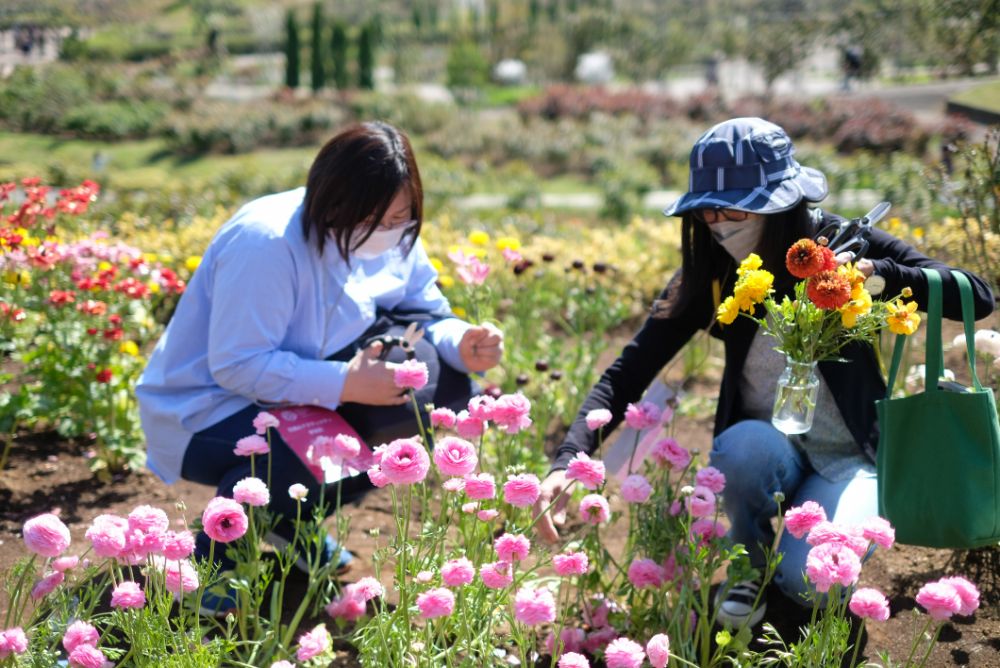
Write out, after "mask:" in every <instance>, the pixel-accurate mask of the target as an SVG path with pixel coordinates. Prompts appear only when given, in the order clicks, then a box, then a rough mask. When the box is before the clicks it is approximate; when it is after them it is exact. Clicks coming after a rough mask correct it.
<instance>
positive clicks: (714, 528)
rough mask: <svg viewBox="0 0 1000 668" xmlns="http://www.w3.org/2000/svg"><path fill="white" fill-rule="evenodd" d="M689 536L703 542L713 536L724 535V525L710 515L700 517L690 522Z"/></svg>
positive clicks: (719, 536) (706, 541)
mask: <svg viewBox="0 0 1000 668" xmlns="http://www.w3.org/2000/svg"><path fill="white" fill-rule="evenodd" d="M690 535H691V538H692V539H694V540H697V541H698V542H699V543H702V544H705V543H708V541H710V540H712V539H713V538H722V537H723V536H725V535H726V527H725V525H724V524H722V522H719V521H718V520H715V519H713V518H711V517H702V518H700V519H697V520H695V521H694V522H691V531H690Z"/></svg>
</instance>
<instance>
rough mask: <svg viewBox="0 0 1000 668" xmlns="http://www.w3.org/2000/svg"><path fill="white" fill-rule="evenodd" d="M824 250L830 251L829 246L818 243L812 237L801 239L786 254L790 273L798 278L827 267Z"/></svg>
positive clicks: (806, 276) (807, 276)
mask: <svg viewBox="0 0 1000 668" xmlns="http://www.w3.org/2000/svg"><path fill="white" fill-rule="evenodd" d="M823 250H826V251H827V252H829V251H830V249H829V248H826V246H820V245H818V244H817V243H816V242H815V241H813V240H812V239H799V240H798V241H796V242H795V243H794V244H792V247H791V248H789V249H788V253H786V254H785V266H786V267H787V268H788V273H790V274H791V275H792V276H794V277H796V278H809V277H811V276H813V275H815V274H817V273H819V272H821V271H823V270H824V269H827V268H828V267H827V266H826V265H827V261H826V257H825V255H824V253H823ZM831 255H832V253H831Z"/></svg>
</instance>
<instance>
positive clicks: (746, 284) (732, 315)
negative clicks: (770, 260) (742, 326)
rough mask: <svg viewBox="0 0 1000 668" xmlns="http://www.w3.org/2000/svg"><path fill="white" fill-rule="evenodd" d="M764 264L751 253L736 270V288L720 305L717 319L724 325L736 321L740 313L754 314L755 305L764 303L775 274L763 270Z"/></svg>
mask: <svg viewBox="0 0 1000 668" xmlns="http://www.w3.org/2000/svg"><path fill="white" fill-rule="evenodd" d="M761 264H762V262H761V259H760V257H759V256H758V255H757V254H756V253H751V254H750V255H749V256H748V257H747V259H745V260H743V262H741V263H740V266H739V268H738V269H737V270H736V275H737V276H738V278H737V279H736V286H735V287H734V288H733V294H731V295H730V296H728V297H726V299H725V300H724V301H723V302H722V303H721V304H720V305H719V309H718V312H717V313H716V318H717V319H718V320H719V322H721V323H722V324H724V325H730V324H732V323H733V321H734V320H736V316H737V315H739V313H740V311H746V312H748V313H753V308H754V305H756V304H760V303H761V302H763V301H764V300H765V299H766V298H767V296H768V295H769V294H771V287H772V286H773V285H774V274H772V273H771V272H769V271H766V270H764V269H761V268H760V266H761Z"/></svg>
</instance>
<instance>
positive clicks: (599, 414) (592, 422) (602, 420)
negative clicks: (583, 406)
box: [584, 408, 611, 431]
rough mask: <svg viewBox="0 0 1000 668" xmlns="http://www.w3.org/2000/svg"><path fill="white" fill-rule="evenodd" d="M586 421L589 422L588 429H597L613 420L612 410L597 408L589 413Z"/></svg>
mask: <svg viewBox="0 0 1000 668" xmlns="http://www.w3.org/2000/svg"><path fill="white" fill-rule="evenodd" d="M584 421H586V423H587V429H589V430H591V431H596V430H598V429H600V428H601V427H603V426H604V425H606V424H608V423H609V422H611V411H609V410H608V409H607V408H595V409H594V410H592V411H590V412H588V413H587V415H586V417H585V418H584Z"/></svg>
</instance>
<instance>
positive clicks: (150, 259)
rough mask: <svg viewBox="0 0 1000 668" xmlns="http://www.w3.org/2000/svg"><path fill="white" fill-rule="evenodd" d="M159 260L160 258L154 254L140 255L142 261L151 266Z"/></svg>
mask: <svg viewBox="0 0 1000 668" xmlns="http://www.w3.org/2000/svg"><path fill="white" fill-rule="evenodd" d="M159 258H160V256H159V255H157V254H156V253H143V254H142V259H143V260H145V261H146V262H147V263H149V264H153V263H154V262H156V261H157V260H158V259H159Z"/></svg>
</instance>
